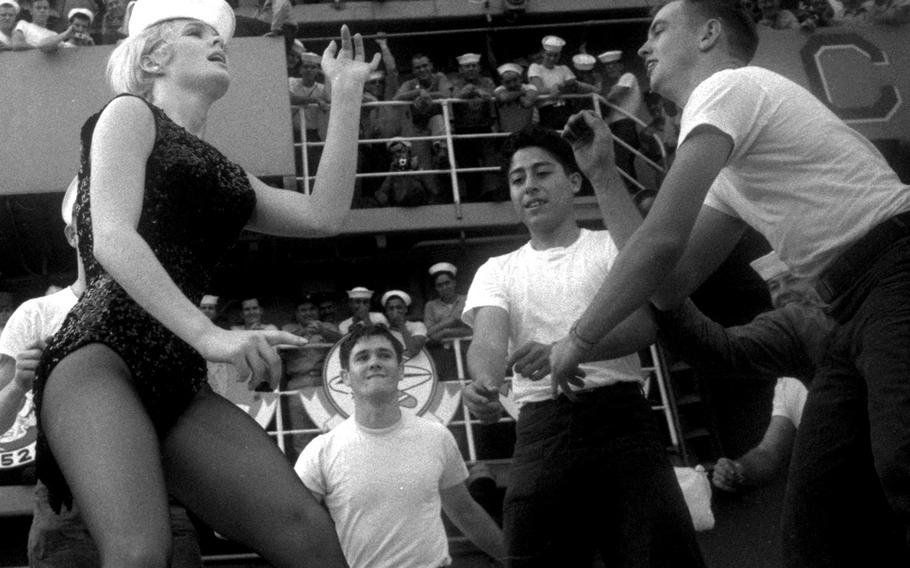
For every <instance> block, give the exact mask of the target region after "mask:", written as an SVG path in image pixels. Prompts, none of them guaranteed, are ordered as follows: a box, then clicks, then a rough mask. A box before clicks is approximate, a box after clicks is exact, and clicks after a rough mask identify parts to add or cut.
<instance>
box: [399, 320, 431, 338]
mask: <svg viewBox="0 0 910 568" xmlns="http://www.w3.org/2000/svg"><path fill="white" fill-rule="evenodd" d="M404 326H405V327H406V328H408V333H410V334H411V335H413V336H419V335H423V336H426V334H427V326H426V325H425V324H424V323H423V322H422V321H406V322H404Z"/></svg>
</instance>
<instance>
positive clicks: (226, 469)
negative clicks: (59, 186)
mask: <svg viewBox="0 0 910 568" xmlns="http://www.w3.org/2000/svg"><path fill="white" fill-rule="evenodd" d="M131 8H132V9H131V10H130V11H129V12H128V14H127V20H128V29H129V37H128V38H127V39H126V40H125V41H124V42H123V43H122V44H121V45H120V46H118V47H117V49H116V50H115V51H114V52H113V53H112V55H111V59H110V61H109V64H108V74H109V77H110V81H111V85H112V86H113V88H114V90H115V92H117V93H120V94H122V95H123V96H118V97H116V98H114V99H113V100H112V101H111V102H110V103H109V104H108V105H107V106H105V107H104V108H103V109H102V110H101V111H100V112H99V113H98V114H96V115H94V116H93V117H91V118H89V120H88V121H87V122H86V124H85V126H84V127H83V130H82V143H83V149H82V165H81V168H80V172H79V189H78V196H77V199H76V206H75V218H76V225H77V230H78V233H79V247H80V253H81V256H82V258H83V261H84V263H85V267H86V276H87V280H88V286H87V289H86V292H85V293H84V294H83V296H82V298H81V300H80V301H79V302H78V303H77V304H76V306H75V307H74V308H73V310H72V311H71V312H70V314H69V316H68V317H67V319H66V321H65V322H64V324H63V327H62V329H61V330H60V331H59V332H58V333H57V335H56V336H55V337H54V338H53V340H52V341H51V343H50V344H49V345H48V348H47V349H46V351H45V353H44V356H43V358H42V361H41V365H40V368H39V370H38V373H37V378H36V383H35V391H36V397H35V399H36V401H37V404H38V415H39V439H40V441H39V446H40V448H39V457H38V470H39V473H38V475H39V477H40V478H41V479H42V481H43V482H44V483H45V484H46V485H47V486H48V489H49V491H50V501H51V504H52V506H54V507H57V508H60V507H61V506H63V507H66V506H69V504H70V503H71V502H72V500H73V498H75V500H76V501H77V502H78V504H79V507H80V509H81V511H82V514H83V517H84V520H85V523H86V525H87V526H88V528H89V530H90V532H91V534H92V537H93V538H94V540H95V542H96V544H97V545H98V548H99V551H100V553H101V558H102V563H103V566H104V567H110V566H118V567H130V566H143V567H150V566H161V567H163V566H166V565H167V563H168V556H169V551H170V538H171V537H170V530H169V525H168V517H167V512H168V511H167V494H168V492H170V493H171V494H172V495H173V496H174V497H176V498H177V499H179V500H180V501H181V502H183V503H184V504H185V505H186V506H187V507H188V508H189V509H191V510H192V511H193V512H195V513H196V514H197V515H198V516H199V517H200V518H202V519H203V520H204V521H205V522H206V523H207V524H209V525H210V526H211V527H212V528H214V529H215V530H216V531H218V532H219V533H221V534H223V535H225V536H226V537H228V538H230V539H232V540H236V541H238V542H241V543H243V544H245V545H247V546H249V547H250V548H252V549H253V550H255V551H257V552H259V553H260V554H261V555H262V556H263V557H264V558H265V559H266V560H267V561H268V562H269V563H271V564H272V565H274V566H320V567H322V566H344V565H345V562H344V557H343V556H342V553H341V549H340V547H339V546H338V542H337V538H336V536H335V530H334V527H333V525H332V522H331V520H330V519H329V517H328V515H327V514H326V513H325V511H324V510H323V509H322V508H320V507H319V506H318V505H317V503H316V501H314V500H313V498H312V496H311V495H310V494H309V493H308V492H307V491H306V489H305V488H304V486H303V485H302V484H301V483H300V482H299V480H298V479H297V477H296V475H294V472H293V470H292V469H291V467H290V466H289V464H288V462H287V461H286V459H285V458H284V456H283V455H282V454H281V453H280V452H279V451H278V449H277V447H276V446H275V444H274V443H273V442H272V441H271V440H270V439H269V438H268V436H267V435H266V434H265V433H264V432H263V430H262V429H261V428H259V427H258V426H257V425H256V424H255V422H253V421H252V420H251V419H250V418H249V417H248V416H246V415H245V414H244V413H243V412H241V411H239V410H238V409H237V408H236V407H235V406H234V405H232V404H231V403H230V402H228V401H227V400H225V399H223V398H221V397H219V396H218V395H216V394H214V393H213V392H212V391H211V390H210V389H209V387H208V386H207V384H206V366H205V361H206V360H209V361H216V362H226V363H231V364H233V365H235V366H236V367H237V368H238V370H239V371H240V373H241V374H242V375H251V378H252V380H253V381H254V383H258V382H259V381H261V380H269V379H270V378H272V377H275V376H276V375H277V374H278V373H279V371H280V359H279V357H278V355H277V353H276V346H277V345H281V344H289V345H299V344H301V343H302V340H301V339H300V338H298V337H296V336H294V335H292V334H290V333H287V332H282V331H278V330H273V331H229V330H224V329H221V328H219V327H217V326H216V325H214V324H213V323H212V322H211V321H210V320H209V319H208V318H206V317H205V315H204V314H203V313H202V312H201V311H199V310H198V309H197V308H196V304H198V302H199V300H200V299H201V297H202V295H203V292H204V291H205V290H207V289H208V285H209V280H210V272H211V269H212V267H213V266H214V264H215V263H216V262H217V261H218V259H219V257H220V256H221V254H222V253H224V252H225V250H226V249H227V247H229V246H230V245H231V244H232V243H233V242H234V240H235V239H236V238H237V236H238V235H239V234H240V231H241V230H242V229H244V228H247V229H250V230H254V231H259V232H263V233H268V234H273V235H282V236H290V237H303V236H315V235H323V234H331V233H332V232H334V231H337V230H338V228H339V226H340V223H341V221H342V220H343V218H344V216H345V214H346V212H347V207H348V204H349V203H350V202H351V196H352V192H353V186H354V173H355V168H356V164H355V159H356V155H357V151H356V149H357V148H356V142H357V127H358V124H357V120H358V117H359V104H360V100H361V97H362V92H363V84H364V82H365V81H366V79H367V77H368V76H369V73H370V72H371V71H373V70H374V69H375V68H376V66H377V64H378V57H377V58H375V59H374V60H373V61H372V62H371V63H367V62H365V61H364V58H363V53H364V51H363V42H362V40H361V38H360V37H359V36H354V38H353V39H352V38H351V35H350V33H349V32H348V30H347V28H346V27H345V28H342V39H341V48H340V50H338V48H337V46H336V44H335V43H334V42H333V43H332V44H331V45H330V46H329V47H328V49H326V52H325V53H324V54H323V56H322V68H323V71H324V73H325V75H326V76H327V77H328V78H329V80H331V81H332V83H333V91H334V92H335V93H336V95H335V97H334V99H333V101H334V108H335V111H333V112H332V114H331V118H330V122H329V132H328V140H327V142H326V147H325V152H324V154H323V163H322V165H321V166H320V168H319V171H320V177H319V178H317V180H316V185H315V189H314V191H313V194H312V195H309V196H307V195H302V194H298V193H295V192H288V191H283V190H277V189H273V188H270V187H268V186H266V185H264V184H263V183H262V182H260V181H259V180H257V179H256V178H254V177H252V176H250V175H248V174H247V173H246V172H245V171H244V170H243V169H242V168H241V167H240V166H238V165H236V164H234V163H231V162H230V161H228V160H227V159H226V158H225V157H224V156H223V155H222V154H220V153H219V152H218V151H217V150H216V149H215V148H214V147H212V146H210V145H209V144H207V143H206V142H204V141H203V140H202V139H201V137H202V136H203V135H204V133H205V127H206V118H207V115H208V111H209V109H210V108H211V106H212V105H213V104H214V103H215V102H216V101H218V99H220V98H221V97H222V96H223V95H224V94H225V92H226V91H227V89H228V86H229V85H230V81H231V77H230V73H229V67H228V62H229V56H228V52H227V51H226V48H225V44H226V43H227V42H228V40H229V39H230V37H231V35H232V33H233V29H234V14H233V12H232V10H231V8H230V7H229V6H228V5H227V3H226V2H224V1H223V0H192V1H188V0H138V2H137V3H135V4H134V5H132V6H131ZM323 172H325V174H323Z"/></svg>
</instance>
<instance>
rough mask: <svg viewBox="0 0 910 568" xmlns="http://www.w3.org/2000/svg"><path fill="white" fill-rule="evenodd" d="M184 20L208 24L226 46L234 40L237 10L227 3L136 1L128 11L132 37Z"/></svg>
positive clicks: (216, 0) (208, 0) (215, 0)
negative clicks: (171, 21)
mask: <svg viewBox="0 0 910 568" xmlns="http://www.w3.org/2000/svg"><path fill="white" fill-rule="evenodd" d="M181 18H186V19H190V20H200V21H202V22H205V23H206V24H208V25H210V26H212V27H213V28H215V29H216V30H217V31H218V35H220V36H221V39H222V41H224V42H225V43H227V42H228V40H230V39H231V38H232V37H233V36H234V25H235V19H234V10H233V9H232V8H231V6H230V5H229V4H228V3H227V2H225V1H224V0H135V1H134V2H130V4H129V5H128V6H127V7H126V21H127V22H129V23H128V24H127V29H128V30H129V35H131V36H134V35H136V34H138V33H139V32H141V31H142V30H144V29H146V28H147V27H149V26H151V25H153V24H157V23H159V22H164V21H166V20H176V19H181Z"/></svg>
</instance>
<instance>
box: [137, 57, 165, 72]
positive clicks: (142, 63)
mask: <svg viewBox="0 0 910 568" xmlns="http://www.w3.org/2000/svg"><path fill="white" fill-rule="evenodd" d="M139 68H140V69H142V71H144V72H145V73H148V74H150V75H161V63H159V62H158V61H157V60H156V59H155V58H154V57H152V56H151V55H143V56H142V58H141V59H140V60H139Z"/></svg>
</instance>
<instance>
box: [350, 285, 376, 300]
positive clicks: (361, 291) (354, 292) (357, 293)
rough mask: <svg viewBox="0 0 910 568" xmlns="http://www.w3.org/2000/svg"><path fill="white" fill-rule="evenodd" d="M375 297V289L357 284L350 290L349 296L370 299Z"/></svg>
mask: <svg viewBox="0 0 910 568" xmlns="http://www.w3.org/2000/svg"><path fill="white" fill-rule="evenodd" d="M372 297H373V291H372V290H370V289H369V288H364V287H363V286H355V287H354V288H351V289H350V290H348V298H350V299H352V300H369V299H370V298H372Z"/></svg>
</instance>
